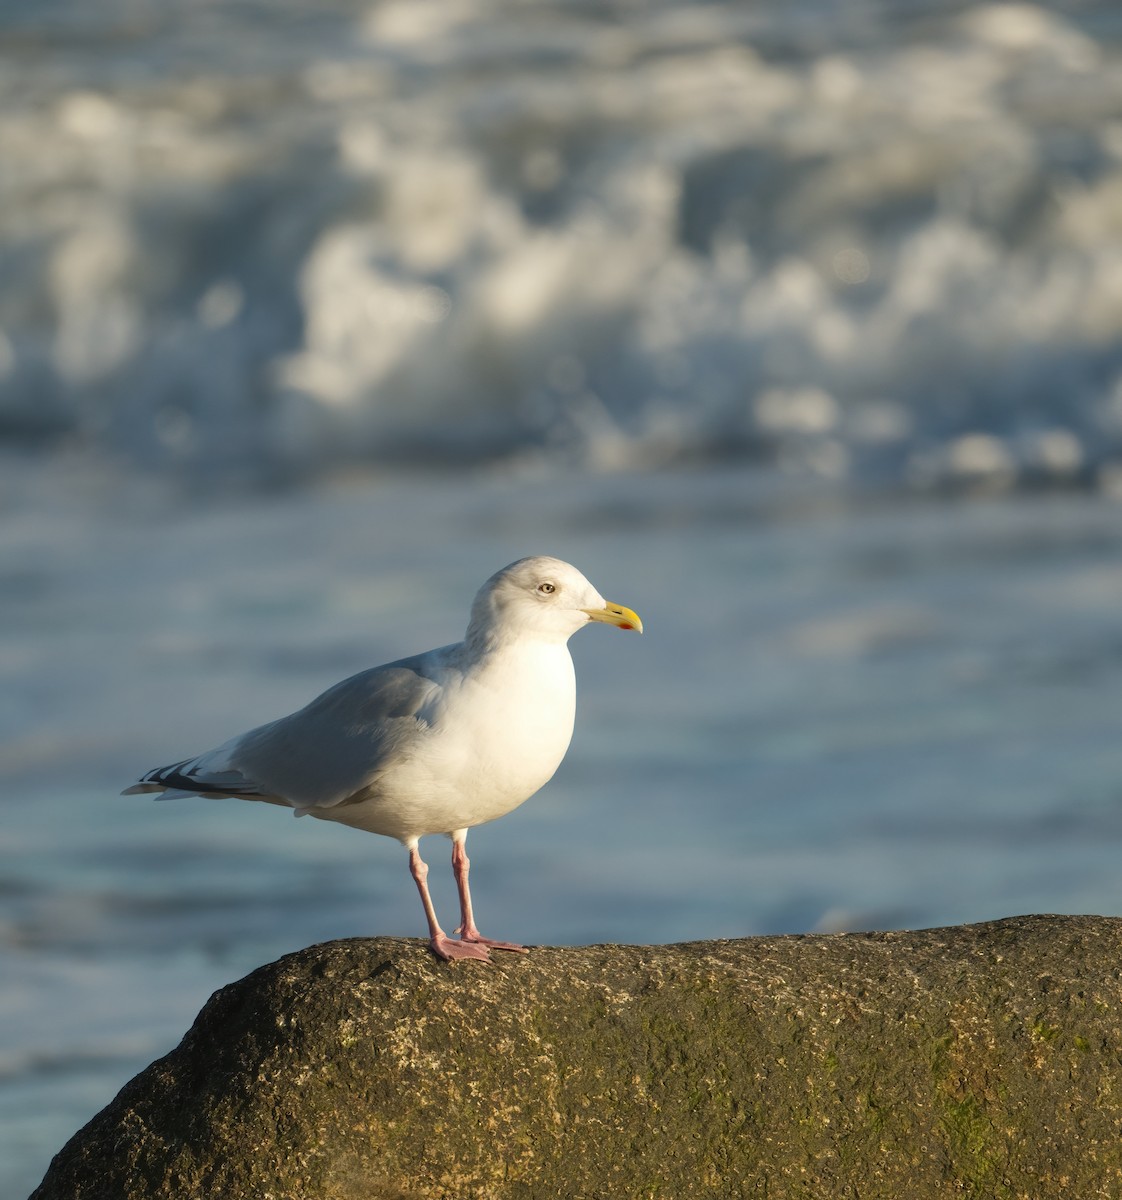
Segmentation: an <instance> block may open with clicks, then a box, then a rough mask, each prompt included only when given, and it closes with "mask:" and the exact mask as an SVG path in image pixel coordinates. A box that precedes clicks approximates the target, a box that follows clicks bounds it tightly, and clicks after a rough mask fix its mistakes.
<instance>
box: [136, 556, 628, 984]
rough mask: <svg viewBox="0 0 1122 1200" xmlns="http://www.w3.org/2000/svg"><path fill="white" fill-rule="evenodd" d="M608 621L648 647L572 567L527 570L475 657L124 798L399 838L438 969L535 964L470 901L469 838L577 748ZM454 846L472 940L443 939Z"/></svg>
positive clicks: (385, 671) (281, 730) (155, 776)
mask: <svg viewBox="0 0 1122 1200" xmlns="http://www.w3.org/2000/svg"><path fill="white" fill-rule="evenodd" d="M593 621H602V622H604V623H605V624H608V625H614V626H617V627H618V628H620V629H634V630H637V631H638V632H639V633H642V632H643V623H642V621H640V620H639V617H638V616H637V615H636V614H635V613H634V612H632V610H631V609H629V608H624V607H623V606H622V605H619V604H610V603H609V602H608V601H606V600H605V599H604V597H603V596H601V595H600V593H599V592H598V591H597V590H596V589H595V588H594V587H593V586H592V584H591V583H589V582H588V580H587V579H586V578H585V577H584V576H583V575H582V574H581V573H580V571H578V570H577V569H576V567H574V566H571V565H570V564H569V563H566V562H562V561H561V560H560V559H557V558H548V557H545V556H535V557H532V558H522V559H519V560H518V561H517V562H514V563H511V564H510V566H508V567H504V568H503V569H502V570H501V571H498V572H496V573H495V574H494V575H492V576H491V578H490V579H488V580H487V582H486V583H485V584H484V585H483V586H482V588H480V589H479V593H478V594H477V595H476V597H475V601H474V602H473V604H472V606H471V618H470V621H469V623H468V628H467V634H466V635H465V637H464V640H463V641H462V642H457V643H456V644H455V645H452V646H441V647H440V648H439V649H437V650H429V651H427V652H425V653H424V654H417V655H414V656H413V657H411V658H402V659H398V660H397V661H396V662H391V663H386V664H385V666H381V667H373V668H371V669H370V670H367V671H361V672H359V674H357V675H352V676H351V677H350V678H349V679H344V680H343V681H342V683H337V684H336V685H335V686H334V687H332V688H329V689H328V690H327V691H326V692H324V693H323V694H322V695H321V696H318V697H317V698H316V699H315V700H313V701H312V702H311V703H310V704H309V705H307V706H306V707H305V708H302V709H300V710H299V711H298V712H294V713H292V714H291V715H289V716H287V717H281V718H280V719H279V720H277V721H272V722H270V723H269V724H268V725H261V726H258V727H257V728H256V729H251V730H249V731H248V732H247V733H242V734H239V735H238V736H237V737H235V738H231V740H230V741H228V742H225V743H223V745H221V746H219V747H218V748H217V749H215V750H210V751H208V752H207V753H205V754H200V755H199V756H198V757H196V758H188V759H184V760H182V761H181V762H177V763H172V764H171V765H170V766H167V767H157V768H156V769H155V770H153V771H149V772H148V773H147V774H146V775H144V776H142V777H141V779H140V781H139V782H138V783H136V784H134V785H133V786H132V787H129V788H126V789H125V790H124V792H122V793H121V794H122V795H125V796H128V795H135V794H139V793H145V792H150V793H158V796H157V798H158V799H162V800H168V799H172V798H176V797H180V796H218V797H233V798H237V799H240V800H260V801H264V802H265V803H267V804H279V805H283V806H286V807H288V808H291V809H293V811H294V812H295V815H296V816H298V817H303V816H313V817H318V818H320V819H321V820H324V821H337V822H339V823H340V824H343V825H350V826H352V827H353V828H355V829H365V830H367V831H369V832H370V833H379V834H382V835H383V836H385V837H392V838H396V839H397V840H398V841H399V842H401V843H402V845H404V846H405V848H406V849H407V850H408V851H409V870H410V873H411V874H412V876H413V879H414V881H415V883H416V885H417V890H418V892H419V893H420V896H421V903H422V904H423V905H424V909H425V918H426V920H427V921H428V928H429V945H430V946H431V947H432V950H433V953H434V954H436V956H437V957H438V958H441V959H444V960H447V961H450V960H453V959H464V958H474V959H488V958H489V957H490V952H489V951H490V949H497V950H510V951H515V952H523V951H524V950H525V948H524V947H523V946H519V945H516V944H515V943H513V942H500V941H494V940H493V939H491V938H486V937H484V936H483V935H482V934H481V933H480V932H479V929H478V928H477V927H476V924H475V917H474V916H473V914H472V906H471V892H470V891H469V890H468V867H469V865H470V864H469V862H468V857H467V852H466V850H465V843H466V840H467V832H468V830H469V829H471V828H473V827H474V826H476V825H482V824H483V823H484V822H486V821H494V820H495V819H496V818H498V817H502V816H505V815H506V814H507V813H508V812H511V811H512V810H513V809H515V808H517V807H518V806H519V805H520V804H522V803H523V802H524V801H526V800H528V799H529V798H530V797H531V796H532V795H533V794H534V793H535V792H536V791H538V789H539V788H541V787H542V786H543V785H544V784H545V783H547V782H548V781H549V780H550V779H551V778H552V776H553V773H554V772H555V771H556V770H557V768H558V767H559V766H560V765H561V760H562V759H563V758H564V757H565V752H566V750H568V748H569V742H570V740H571V738H572V734H573V718H574V716H575V712H576V678H575V675H574V672H573V660H572V658H571V657H570V655H569V647H568V641H569V638H570V637H571V636H572V635H573V634H574V633H576V631H577V630H578V629H580V628H582V627H583V626H585V625H587V624H589V623H590V622H593ZM433 833H442V834H444V835H445V836H446V837H448V838H451V840H452V871H453V874H454V875H455V878H456V887H457V890H458V892H459V897H460V924H459V927H458V928H457V929H456V930H455V932H456V933H457V934H459V938H458V939H457V938H454V937H449V936H448V935H447V934H446V933H445V932H444V930H443V929H442V928H441V927H440V922H439V921H438V920H437V917H436V909H435V908H434V906H433V902H432V897H431V896H430V894H429V889H428V882H427V880H428V870H429V869H428V865H427V864H426V863H425V862H424V861H423V860H422V859H421V854H420V850H419V848H418V842H419V840H420V839H421V838H422V837H424V836H425V835H426V834H433Z"/></svg>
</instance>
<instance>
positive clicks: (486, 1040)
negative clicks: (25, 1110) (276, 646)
mask: <svg viewBox="0 0 1122 1200" xmlns="http://www.w3.org/2000/svg"><path fill="white" fill-rule="evenodd" d="M1120 975H1122V920H1119V919H1107V918H1099V917H1020V918H1013V919H1010V920H1005V921H995V922H991V923H988V924H983V925H973V926H964V927H958V928H953V929H937V930H925V931H921V932H916V933H910V932H909V933H875V934H838V935H831V936H807V937H776V938H751V939H746V940H743V941H720V942H699V943H692V944H686V945H678V946H591V947H583V948H575V949H574V948H566V949H554V948H537V949H535V950H533V951H532V952H531V953H530V954H529V955H526V956H524V957H514V956H503V957H501V958H500V957H497V960H496V962H495V963H494V964H492V965H486V964H478V963H458V964H454V965H450V964H446V963H439V962H437V961H436V960H435V959H433V958H432V956H431V955H430V954H429V953H428V951H427V949H426V948H425V945H424V944H423V943H421V942H418V941H412V940H404V939H387V938H378V939H370V940H366V939H363V940H352V941H343V942H333V943H328V944H325V945H320V946H312V947H309V948H308V949H307V950H303V951H301V952H300V953H298V954H293V955H289V956H288V957H286V958H283V959H280V960H279V961H278V962H275V963H270V964H269V965H268V966H265V967H262V968H261V969H260V970H257V971H255V972H253V974H251V975H249V976H247V977H246V978H245V979H242V980H240V981H239V982H237V983H234V984H231V985H230V986H229V987H226V988H223V989H222V990H221V991H220V992H217V993H216V994H215V995H214V996H213V997H212V999H211V1000H210V1001H209V1003H208V1004H207V1005H206V1007H205V1008H204V1009H203V1011H202V1012H201V1013H200V1015H199V1017H198V1019H197V1020H196V1022H195V1024H194V1026H193V1027H192V1028H191V1030H190V1031H189V1032H188V1034H187V1036H186V1037H185V1038H184V1040H183V1042H182V1043H181V1044H180V1046H179V1047H178V1048H177V1049H176V1050H174V1051H173V1052H172V1053H171V1054H169V1055H167V1056H166V1057H165V1058H163V1059H160V1060H159V1061H158V1062H155V1063H153V1064H152V1066H150V1067H149V1068H148V1069H147V1070H145V1071H143V1072H142V1073H141V1074H140V1075H138V1076H137V1077H136V1078H135V1079H134V1080H133V1081H132V1082H131V1083H129V1084H128V1085H127V1086H126V1087H125V1088H124V1089H123V1090H122V1091H121V1093H120V1094H119V1095H118V1096H117V1098H116V1099H115V1100H114V1101H113V1102H112V1103H111V1104H110V1105H109V1106H108V1107H107V1108H106V1109H104V1110H103V1111H102V1112H101V1113H100V1114H99V1115H98V1116H96V1117H95V1118H94V1119H93V1120H92V1121H91V1122H90V1123H89V1124H88V1125H87V1126H86V1127H85V1128H84V1129H82V1130H80V1131H79V1132H78V1133H77V1134H76V1135H75V1136H74V1137H73V1138H72V1139H71V1141H70V1142H69V1143H68V1144H67V1145H66V1146H65V1147H64V1148H63V1150H62V1151H61V1152H60V1153H59V1154H58V1155H57V1157H56V1158H55V1160H54V1162H53V1163H52V1165H51V1168H50V1170H49V1171H48V1173H47V1176H46V1178H45V1179H44V1180H43V1183H42V1184H41V1185H40V1186H39V1188H38V1189H37V1190H36V1191H35V1193H34V1194H33V1200H95V1198H96V1200H110V1198H112V1200H141V1198H144V1200H154V1198H156V1197H161V1198H163V1197H167V1198H169V1200H170V1198H173V1197H174V1198H175V1200H189V1198H193V1197H208V1198H211V1197H214V1198H218V1197H222V1198H231V1200H241V1198H243V1197H244V1198H249V1197H253V1198H254V1200H351V1198H354V1200H359V1198H361V1200H379V1198H382V1200H388V1198H390V1197H395V1198H399V1197H442V1198H448V1200H452V1198H455V1200H470V1198H475V1197H480V1198H482V1197H488V1198H490V1197H495V1198H501V1200H508V1198H509V1200H514V1198H519V1200H522V1198H526V1200H530V1198H532V1200H541V1198H545V1197H558V1198H564V1200H577V1198H583V1197H589V1198H591V1197H611V1198H612V1200H616V1198H621V1200H622V1198H631V1197H636V1198H638V1197H656V1196H657V1197H671V1198H675V1200H677V1198H683V1200H684V1198H685V1197H732V1196H752V1197H770V1198H772V1200H776V1198H783V1200H786V1198H788V1197H791V1198H794V1197H806V1198H807V1200H810V1198H811V1197H813V1200H827V1198H832V1197H847V1198H849V1197H852V1198H854V1200H857V1198H858V1197H859V1198H861V1200H901V1198H902V1197H907V1198H908V1200H925V1198H927V1197H948V1198H949V1197H963V1196H972V1197H986V1198H989V1197H1003V1198H1004V1197H1008V1198H1010V1200H1012V1198H1016V1197H1024V1198H1026V1200H1048V1198H1050V1197H1061V1196H1062V1197H1065V1198H1071V1197H1079V1198H1080V1200H1091V1198H1092V1197H1117V1196H1122V982H1120Z"/></svg>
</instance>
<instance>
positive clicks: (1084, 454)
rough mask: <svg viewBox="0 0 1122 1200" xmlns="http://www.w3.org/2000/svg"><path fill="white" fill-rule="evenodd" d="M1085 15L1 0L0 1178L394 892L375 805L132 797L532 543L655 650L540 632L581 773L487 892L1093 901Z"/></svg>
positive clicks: (438, 615) (1120, 524)
mask: <svg viewBox="0 0 1122 1200" xmlns="http://www.w3.org/2000/svg"><path fill="white" fill-rule="evenodd" d="M1120 37H1122V28H1120V25H1119V18H1118V14H1117V6H1116V5H1113V4H1108V3H1084V4H1081V5H1079V6H1078V7H1073V6H1066V5H1065V6H1059V5H1056V6H1052V7H1049V6H1042V5H1032V4H1016V5H1009V4H1004V5H974V6H962V5H949V4H941V3H934V2H930V3H927V2H922V0H921V2H907V3H905V2H904V0H899V2H884V3H871V4H862V5H844V6H836V5H826V4H822V3H821V2H820V0H796V2H794V3H786V4H774V5H771V6H759V5H754V6H744V5H742V4H738V3H727V4H725V3H712V4H706V5H691V6H688V7H683V6H681V5H679V4H676V3H669V2H666V3H662V2H658V0H655V2H653V3H650V4H643V5H639V4H633V3H628V2H625V0H615V2H612V0H600V2H597V3H588V4H567V3H566V4H552V5H540V6H526V5H523V4H519V3H517V2H516V0H494V2H493V3H489V4H480V5H464V4H462V3H460V2H459V0H383V2H382V3H377V4H375V3H371V2H369V0H332V2H331V3H327V4H316V5H311V4H308V3H306V2H304V0H278V2H276V3H271V4H269V5H268V6H267V7H265V8H263V7H262V6H260V5H258V4H256V3H252V2H250V0H231V2H229V3H225V4H222V5H209V6H200V5H198V4H195V3H192V2H188V0H96V2H92V0H87V2H85V3H81V4H68V3H35V4H31V3H26V4H24V3H14V4H9V5H6V6H5V8H4V13H3V16H2V17H0V67H2V69H0V144H2V146H3V153H2V156H0V159H2V161H0V1018H2V1019H0V1194H3V1195H5V1196H8V1195H12V1196H19V1195H21V1194H23V1193H24V1192H26V1191H27V1190H29V1189H30V1188H31V1187H32V1186H33V1185H34V1183H35V1182H36V1181H37V1179H38V1178H39V1177H40V1176H41V1174H42V1172H43V1170H44V1169H45V1167H46V1164H47V1162H48V1161H49V1158H50V1155H51V1154H52V1153H53V1152H54V1151H56V1150H57V1149H58V1148H59V1147H60V1146H61V1144H62V1142H63V1141H64V1140H65V1139H66V1137H67V1136H69V1134H70V1133H72V1132H73V1131H74V1130H75V1129H76V1128H77V1127H78V1126H79V1125H81V1124H82V1123H83V1122H84V1121H85V1120H87V1119H88V1118H89V1117H90V1116H91V1115H92V1114H93V1113H94V1112H96V1111H97V1110H98V1109H99V1108H100V1107H101V1106H103V1105H104V1104H105V1103H106V1102H107V1101H108V1100H109V1099H110V1098H111V1097H112V1095H113V1094H114V1092H115V1091H116V1090H117V1089H118V1088H119V1087H120V1086H121V1085H122V1084H123V1083H124V1082H125V1081H126V1080H127V1079H128V1078H129V1077H130V1076H131V1075H132V1074H133V1073H135V1072H136V1071H137V1070H139V1069H140V1068H142V1067H143V1066H144V1065H145V1064H146V1063H148V1062H149V1061H151V1059H152V1058H153V1057H155V1056H157V1055H159V1054H161V1053H164V1052H166V1051H167V1050H168V1049H170V1048H171V1047H172V1046H173V1045H174V1044H175V1043H176V1041H177V1040H178V1038H179V1037H180V1036H181V1035H182V1033H183V1031H184V1029H185V1028H186V1027H187V1025H188V1024H189V1022H190V1020H191V1019H192V1017H193V1016H194V1014H195V1013H196V1012H197V1010H198V1008H199V1007H200V1006H201V1005H202V1004H203V1003H204V1002H205V1000H206V998H207V996H208V995H209V994H210V993H211V992H212V991H213V990H214V989H215V988H217V987H219V986H221V985H223V984H224V983H227V982H229V981H230V980H232V979H234V978H236V977H238V976H240V975H242V974H244V973H245V972H246V971H248V970H250V969H252V968H253V967H255V966H257V965H259V964H260V963H262V962H265V961H268V960H269V959H272V958H274V957H276V956H277V955H279V954H282V953H285V952H287V951H290V950H295V949H298V948H300V947H302V946H306V945H308V944H310V943H312V942H316V941H320V940H323V939H327V938H333V937H346V936H363V935H375V934H383V933H393V934H416V935H420V934H421V933H422V932H423V928H424V926H423V920H422V914H421V911H420V906H419V903H418V901H417V897H416V894H415V889H414V888H413V885H412V882H411V880H410V879H409V876H408V872H407V868H406V861H405V855H404V852H403V850H402V849H401V848H400V847H399V846H397V845H395V844H394V843H392V842H388V841H386V840H384V839H379V838H375V837H371V836H368V835H364V834H361V833H357V832H354V831H351V830H346V829H343V828H339V827H334V826H331V825H328V824H325V823H319V822H314V821H310V820H306V821H295V820H293V819H292V818H291V816H289V815H288V814H287V813H285V812H283V811H281V810H277V809H272V808H264V807H261V806H256V805H250V804H242V803H236V802H233V801H226V802H218V801H214V802H208V801H202V800H183V801H176V802H165V803H157V802H154V801H152V800H150V799H148V798H146V797H143V796H139V797H137V796H133V797H121V796H120V795H119V794H118V793H119V791H120V789H121V788H122V787H124V786H126V785H128V784H129V783H131V782H132V781H133V780H134V779H135V778H136V776H137V775H138V774H139V773H140V772H142V771H144V770H146V769H148V768H150V767H153V766H157V765H160V764H163V763H166V762H169V761H173V760H175V759H176V758H179V757H183V756H186V755H188V754H192V753H195V752H198V751H201V750H204V749H206V748H208V747H210V746H212V745H214V744H216V743H218V742H219V741H222V740H224V739H225V738H227V737H229V736H230V735H231V734H233V733H236V732H238V731H240V730H242V729H245V728H248V727H249V726H251V725H254V724H257V723H259V722H262V721H266V720H268V719H270V718H272V717H275V716H278V715H281V714H282V713H285V712H288V711H291V710H292V709H293V708H296V707H298V706H300V705H302V704H303V703H305V702H306V701H307V700H308V699H310V698H311V697H312V696H314V695H315V694H316V693H317V692H318V691H319V690H321V689H322V688H323V687H325V686H327V685H329V684H331V683H333V682H335V681H336V680H338V679H340V678H342V677H343V676H345V675H347V674H349V673H351V672H353V671H356V670H359V669H362V668H363V667H366V666H369V665H372V664H375V663H378V662H382V661H385V660H387V659H389V658H392V657H396V656H400V655H402V654H407V653H411V652H414V651H417V650H421V649H425V648H428V647H430V646H434V645H438V644H441V643H445V642H449V641H452V640H455V639H457V638H458V637H459V636H460V635H461V633H462V631H463V626H464V623H465V618H466V613H467V607H468V604H469V603H470V600H471V597H472V595H473V594H474V592H475V590H476V588H477V587H478V586H479V584H480V583H481V582H482V581H483V579H485V578H486V577H487V576H488V575H489V574H490V573H491V572H492V571H494V570H495V569H497V568H498V567H500V566H502V565H503V564H505V563H506V562H509V561H511V560H512V559H514V558H516V557H519V556H521V555H524V554H532V553H551V554H557V555H560V556H562V557H565V558H568V559H570V560H571V561H573V562H575V563H576V564H577V565H578V566H579V567H580V568H581V569H582V570H583V571H585V572H586V573H587V574H588V576H589V577H590V578H591V579H592V580H593V582H594V583H595V584H596V586H597V587H598V588H599V589H600V590H601V591H602V592H603V593H604V594H605V595H606V596H607V597H608V598H610V599H612V600H615V601H617V602H620V603H623V604H626V605H629V606H630V607H633V608H635V609H636V610H637V611H638V612H639V613H640V614H641V615H642V617H643V619H644V621H645V623H646V626H647V632H646V634H645V635H644V636H643V637H642V638H638V637H635V636H633V635H625V634H621V633H619V632H617V631H615V630H611V629H606V628H599V627H595V628H590V629H588V630H586V631H582V632H581V633H580V634H579V635H578V636H577V637H576V638H574V640H573V643H572V648H573V654H574V657H575V659H576V663H577V674H578V684H579V712H578V721H577V729H576V735H575V738H574V744H573V747H572V750H571V752H570V754H569V756H568V758H567V760H566V762H565V763H564V764H563V766H562V768H561V770H560V771H559V772H558V774H557V777H556V778H555V779H554V780H553V781H552V782H551V783H550V784H549V785H548V787H547V788H545V789H544V790H543V791H542V792H541V793H540V794H539V795H538V796H536V797H535V798H533V800H531V801H530V802H529V803H528V804H527V805H526V806H525V807H524V808H522V809H520V810H519V811H518V812H516V813H514V814H511V815H510V816H508V817H507V818H505V819H504V820H502V821H500V822H498V823H496V824H495V825H493V826H487V827H485V828H481V829H479V830H477V831H475V832H474V833H473V834H472V836H471V839H470V850H471V855H472V861H473V882H474V884H475V891H476V899H477V915H478V919H479V922H480V924H481V926H482V928H483V929H484V931H485V932H489V933H493V934H494V935H495V936H498V937H503V938H511V939H515V940H520V941H523V942H527V943H535V942H552V943H580V942H594V941H637V942H659V941H672V940H680V939H690V938H712V937H739V936H747V935H751V934H759V933H783V932H800V931H807V930H844V929H868V928H878V927H881V928H883V927H909V926H911V927H914V926H921V925H935V924H940V923H947V922H960V921H974V920H983V919H987V918H992V917H999V916H1003V915H1007V914H1010V913H1017V912H1041V911H1059V912H1101V913H1116V912H1118V911H1119V909H1120V906H1122V898H1120V896H1119V890H1120V889H1119V883H1118V871H1117V866H1116V864H1117V859H1118V850H1119V846H1120V844H1122V796H1120V795H1119V790H1120V789H1119V782H1118V781H1119V779H1122V739H1120V738H1119V736H1118V734H1119V719H1118V716H1117V713H1118V703H1117V698H1118V695H1119V693H1120V683H1122V566H1120V565H1119V564H1120V562H1122V559H1120V555H1119V551H1120V548H1122V546H1120V543H1122V509H1120V508H1119V507H1118V503H1117V502H1118V497H1119V495H1120V494H1122V299H1120V297H1122V225H1120V224H1119V221H1118V213H1119V211H1122V52H1120ZM424 849H425V852H426V855H427V856H428V859H429V861H430V863H431V865H432V874H431V876H430V880H431V881H432V883H433V885H434V892H435V895H436V900H437V904H438V907H439V908H440V911H441V914H442V916H443V919H444V920H445V922H446V923H451V922H452V919H453V917H454V914H455V907H454V905H455V894H454V888H453V886H452V882H451V872H450V869H449V867H448V863H447V855H448V852H449V847H448V846H447V844H445V843H442V842H441V841H440V839H428V841H427V842H426V843H425V846H424ZM457 969H459V968H457ZM465 969H466V968H465ZM473 969H474V968H473ZM483 969H485V968H483Z"/></svg>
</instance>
